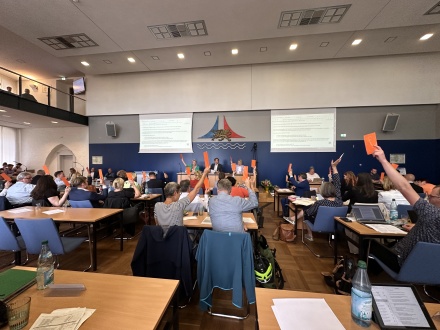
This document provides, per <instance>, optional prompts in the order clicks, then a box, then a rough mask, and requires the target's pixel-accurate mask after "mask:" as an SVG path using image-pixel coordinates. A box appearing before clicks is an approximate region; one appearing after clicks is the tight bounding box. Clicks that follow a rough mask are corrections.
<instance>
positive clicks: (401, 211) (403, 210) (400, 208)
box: [397, 204, 413, 219]
mask: <svg viewBox="0 0 440 330" xmlns="http://www.w3.org/2000/svg"><path fill="white" fill-rule="evenodd" d="M412 209H413V207H412V205H404V204H399V205H397V214H398V217H399V219H402V216H406V217H408V210H412Z"/></svg>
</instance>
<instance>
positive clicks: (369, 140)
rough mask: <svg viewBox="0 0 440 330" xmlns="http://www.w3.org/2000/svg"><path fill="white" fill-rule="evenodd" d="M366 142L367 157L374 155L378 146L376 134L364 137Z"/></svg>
mask: <svg viewBox="0 0 440 330" xmlns="http://www.w3.org/2000/svg"><path fill="white" fill-rule="evenodd" d="M364 142H365V150H366V151H367V155H371V154H373V152H374V151H375V150H376V146H377V138H376V132H373V133H370V134H366V135H364Z"/></svg>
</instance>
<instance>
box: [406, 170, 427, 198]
mask: <svg viewBox="0 0 440 330" xmlns="http://www.w3.org/2000/svg"><path fill="white" fill-rule="evenodd" d="M405 179H406V180H407V181H408V182H409V184H410V185H411V187H412V188H413V189H414V190H415V191H416V193H418V194H422V193H423V192H424V191H423V188H422V187H420V186H418V185H416V184H415V183H414V180H415V179H416V177H415V176H414V174H411V173H408V174H407V175H405Z"/></svg>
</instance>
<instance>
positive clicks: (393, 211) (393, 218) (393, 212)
mask: <svg viewBox="0 0 440 330" xmlns="http://www.w3.org/2000/svg"><path fill="white" fill-rule="evenodd" d="M398 217H399V215H398V213H397V203H396V200H395V199H394V198H393V200H392V201H391V205H390V221H391V222H392V221H396V220H397V218H398Z"/></svg>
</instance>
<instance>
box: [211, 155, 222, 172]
mask: <svg viewBox="0 0 440 330" xmlns="http://www.w3.org/2000/svg"><path fill="white" fill-rule="evenodd" d="M212 171H213V172H223V166H222V164H219V159H218V158H214V163H212V164H211V172H212Z"/></svg>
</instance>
